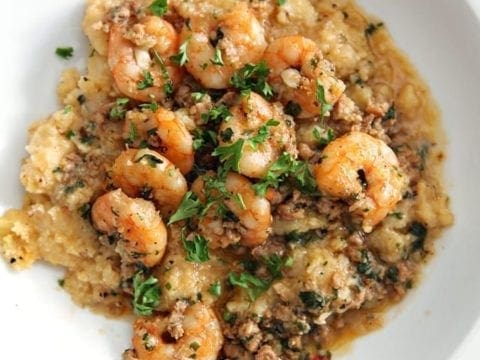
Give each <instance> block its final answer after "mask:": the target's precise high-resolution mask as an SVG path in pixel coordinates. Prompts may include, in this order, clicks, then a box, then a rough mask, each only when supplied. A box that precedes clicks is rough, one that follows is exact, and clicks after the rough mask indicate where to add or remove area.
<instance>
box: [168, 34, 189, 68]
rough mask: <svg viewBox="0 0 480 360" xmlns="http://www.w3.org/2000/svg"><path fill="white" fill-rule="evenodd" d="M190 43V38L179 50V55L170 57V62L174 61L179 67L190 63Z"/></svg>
mask: <svg viewBox="0 0 480 360" xmlns="http://www.w3.org/2000/svg"><path fill="white" fill-rule="evenodd" d="M189 41H190V38H187V39H186V40H185V41H184V42H183V43H182V45H180V47H179V48H178V54H177V55H173V56H170V60H172V61H173V62H174V63H175V64H177V65H178V66H183V65H185V64H186V63H187V62H188V56H187V46H188V42H189Z"/></svg>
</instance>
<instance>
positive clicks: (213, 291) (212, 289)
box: [208, 280, 222, 297]
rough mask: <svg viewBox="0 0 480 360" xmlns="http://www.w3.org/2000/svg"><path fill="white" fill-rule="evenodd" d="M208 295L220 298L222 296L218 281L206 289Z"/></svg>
mask: <svg viewBox="0 0 480 360" xmlns="http://www.w3.org/2000/svg"><path fill="white" fill-rule="evenodd" d="M208 291H209V292H210V294H212V295H213V296H217V297H218V296H220V295H221V294H222V284H221V282H220V281H218V280H217V281H215V282H214V283H213V284H212V285H210V288H209V289H208Z"/></svg>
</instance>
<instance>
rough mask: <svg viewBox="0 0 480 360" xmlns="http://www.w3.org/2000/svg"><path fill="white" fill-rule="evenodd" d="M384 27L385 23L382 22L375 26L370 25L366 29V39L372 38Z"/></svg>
mask: <svg viewBox="0 0 480 360" xmlns="http://www.w3.org/2000/svg"><path fill="white" fill-rule="evenodd" d="M382 26H383V23H381V22H380V23H377V24H373V23H370V24H368V26H367V28H366V29H365V36H366V37H369V36H372V35H373V33H375V32H376V31H377V30H378V29H379V28H381V27H382Z"/></svg>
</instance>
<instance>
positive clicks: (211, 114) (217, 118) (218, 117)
mask: <svg viewBox="0 0 480 360" xmlns="http://www.w3.org/2000/svg"><path fill="white" fill-rule="evenodd" d="M230 116H232V113H231V112H230V110H229V109H228V107H227V106H226V105H225V104H220V105H218V106H214V107H213V108H211V109H210V110H209V111H208V112H206V113H203V114H202V115H201V116H200V117H201V119H202V121H203V123H204V124H207V123H209V122H213V123H214V124H219V123H220V122H222V121H228V118H229V117H230Z"/></svg>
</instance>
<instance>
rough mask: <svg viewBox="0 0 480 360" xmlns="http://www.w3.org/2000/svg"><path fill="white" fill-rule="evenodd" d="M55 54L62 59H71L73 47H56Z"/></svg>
mask: <svg viewBox="0 0 480 360" xmlns="http://www.w3.org/2000/svg"><path fill="white" fill-rule="evenodd" d="M55 54H57V56H58V57H61V58H62V59H70V58H71V57H72V56H73V47H71V46H70V47H58V48H56V49H55Z"/></svg>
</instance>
